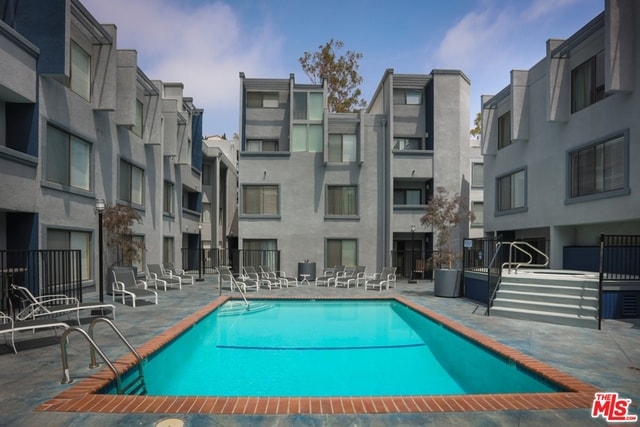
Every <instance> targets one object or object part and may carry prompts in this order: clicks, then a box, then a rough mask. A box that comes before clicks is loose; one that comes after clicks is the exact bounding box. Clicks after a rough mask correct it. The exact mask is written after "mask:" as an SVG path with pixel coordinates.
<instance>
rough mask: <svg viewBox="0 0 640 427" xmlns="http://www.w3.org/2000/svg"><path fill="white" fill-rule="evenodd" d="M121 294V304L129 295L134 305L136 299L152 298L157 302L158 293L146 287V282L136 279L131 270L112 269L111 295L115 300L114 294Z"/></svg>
mask: <svg viewBox="0 0 640 427" xmlns="http://www.w3.org/2000/svg"><path fill="white" fill-rule="evenodd" d="M118 295H120V296H122V304H125V298H126V297H131V304H132V305H133V306H134V307H135V306H136V299H153V300H154V304H158V293H157V292H155V291H152V290H151V289H147V282H145V281H144V280H136V278H135V276H134V275H133V270H113V289H112V291H111V297H112V298H113V300H114V301H115V299H116V296H118Z"/></svg>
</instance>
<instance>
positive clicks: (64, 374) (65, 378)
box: [60, 326, 122, 394]
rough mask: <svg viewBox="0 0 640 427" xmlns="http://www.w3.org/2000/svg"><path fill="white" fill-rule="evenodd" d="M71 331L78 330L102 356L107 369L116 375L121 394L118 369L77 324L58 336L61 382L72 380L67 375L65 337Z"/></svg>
mask: <svg viewBox="0 0 640 427" xmlns="http://www.w3.org/2000/svg"><path fill="white" fill-rule="evenodd" d="M72 332H78V333H79V334H80V335H82V336H83V337H85V338H86V339H87V341H88V342H89V347H90V348H92V349H95V351H97V352H98V354H99V355H100V357H102V360H104V363H106V364H107V366H108V367H109V369H111V372H113V374H114V375H115V377H116V390H117V392H118V394H122V384H121V382H120V374H119V373H118V370H117V369H116V368H115V366H113V363H111V361H110V360H109V358H108V357H107V356H106V355H105V354H104V353H103V351H102V350H101V349H100V347H98V345H97V344H96V343H95V341H94V340H93V339H92V338H91V337H90V336H89V334H88V333H87V332H86V331H85V330H84V329H82V328H81V327H79V326H71V327H70V328H68V329H65V331H64V332H63V333H62V335H61V336H60V351H61V352H62V384H70V383H71V382H72V380H71V376H70V375H69V356H68V354H67V343H68V339H67V337H68V336H69V334H71V333H72Z"/></svg>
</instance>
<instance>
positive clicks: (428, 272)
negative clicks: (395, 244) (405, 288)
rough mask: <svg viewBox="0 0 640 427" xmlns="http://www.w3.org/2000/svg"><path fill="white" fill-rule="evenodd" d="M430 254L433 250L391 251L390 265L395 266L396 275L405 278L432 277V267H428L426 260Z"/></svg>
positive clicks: (431, 254)
mask: <svg viewBox="0 0 640 427" xmlns="http://www.w3.org/2000/svg"><path fill="white" fill-rule="evenodd" d="M432 256H433V251H422V250H413V251H411V250H407V251H392V252H391V266H392V267H396V274H397V275H398V277H403V278H406V279H432V278H433V268H431V267H430V265H429V262H428V261H429V259H430V258H431V257H432Z"/></svg>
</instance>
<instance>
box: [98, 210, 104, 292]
mask: <svg viewBox="0 0 640 427" xmlns="http://www.w3.org/2000/svg"><path fill="white" fill-rule="evenodd" d="M104 209H105V202H104V199H96V212H98V275H99V277H98V296H99V297H100V302H104V271H103V265H102V259H103V254H102V246H103V245H102V214H103V213H104Z"/></svg>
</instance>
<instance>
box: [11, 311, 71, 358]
mask: <svg viewBox="0 0 640 427" xmlns="http://www.w3.org/2000/svg"><path fill="white" fill-rule="evenodd" d="M68 327H69V325H67V324H66V323H64V322H60V321H58V320H55V319H36V320H33V319H32V320H21V321H17V322H16V321H14V320H13V319H12V318H11V317H9V316H7V315H6V314H4V313H3V312H1V311H0V334H2V335H6V334H11V348H12V349H13V352H14V353H16V354H17V353H18V350H17V349H16V343H15V338H14V336H15V333H16V332H23V331H33V332H35V331H36V329H54V330H55V329H56V328H63V329H67V328H68ZM5 341H6V337H5ZM7 345H9V343H8V342H7Z"/></svg>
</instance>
